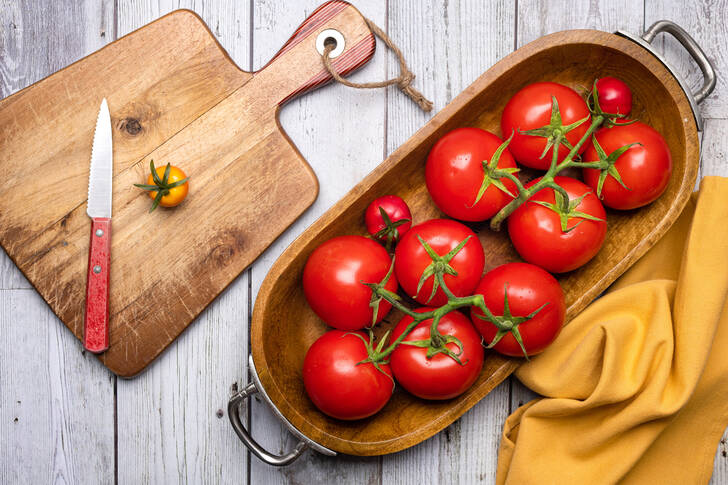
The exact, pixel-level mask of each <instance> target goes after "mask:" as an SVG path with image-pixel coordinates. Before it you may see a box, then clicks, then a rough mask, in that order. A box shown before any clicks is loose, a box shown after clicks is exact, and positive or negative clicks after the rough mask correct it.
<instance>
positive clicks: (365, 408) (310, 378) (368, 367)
mask: <svg viewBox="0 0 728 485" xmlns="http://www.w3.org/2000/svg"><path fill="white" fill-rule="evenodd" d="M356 334H357V335H359V337H361V338H363V339H365V340H366V341H367V342H368V341H369V337H368V336H366V335H365V334H364V332H356ZM359 337H357V336H356V335H354V334H352V333H347V332H342V331H340V330H330V331H328V332H326V333H325V334H323V335H322V336H321V337H319V338H318V340H316V341H315V342H314V343H313V345H312V346H311V347H310V348H309V349H308V352H306V357H305V358H304V360H303V385H304V387H305V388H306V393H307V394H308V397H310V398H311V401H313V403H314V404H315V405H316V407H317V408H319V410H321V412H323V413H324V414H328V415H329V416H331V417H333V418H337V419H346V420H353V419H362V418H366V417H369V416H371V415H372V414H375V413H377V412H378V411H379V410H380V409H382V408H383V407H384V405H385V404H387V401H389V398H390V397H392V390H393V389H394V383H393V381H392V371H391V369H390V368H389V365H387V364H379V367H380V368H381V369H382V371H384V372H386V375H385V374H384V373H383V372H380V371H379V370H377V368H376V367H374V364H372V363H371V362H367V363H366V364H359V362H361V361H362V360H364V359H366V358H367V357H368V354H367V349H366V345H365V344H364V342H363V341H362V340H361V339H360V338H359Z"/></svg>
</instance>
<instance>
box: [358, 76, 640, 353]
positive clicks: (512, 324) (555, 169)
mask: <svg viewBox="0 0 728 485" xmlns="http://www.w3.org/2000/svg"><path fill="white" fill-rule="evenodd" d="M552 99H553V101H552V114H551V122H550V124H549V125H547V126H545V127H542V128H539V129H536V130H530V132H524V134H527V135H531V136H542V137H546V139H547V146H546V148H545V150H544V155H545V154H546V153H548V150H549V147H551V150H552V156H551V164H550V166H549V169H548V170H547V171H546V173H545V174H544V175H543V176H542V177H541V178H540V179H539V180H538V181H537V182H536V183H534V184H533V185H532V186H530V187H528V188H526V187H525V186H524V185H523V183H522V182H521V180H520V179H519V178H518V177H517V176H516V175H515V174H514V172H515V171H513V170H507V169H506V170H503V169H498V168H497V160H496V164H486V162H483V163H484V168H485V167H486V166H487V168H488V173H487V174H486V175H487V176H488V177H489V179H488V180H486V181H490V183H493V181H495V182H497V181H498V180H499V179H501V178H505V179H508V180H510V181H512V182H513V183H514V185H515V186H516V188H517V189H518V195H517V196H516V197H515V198H514V199H513V200H511V201H510V202H509V203H508V204H507V205H506V206H505V207H503V209H501V210H500V212H498V213H497V214H496V215H495V216H493V218H492V219H491V221H490V227H491V229H493V230H496V231H498V230H500V227H501V225H502V224H503V221H505V219H506V218H507V217H508V216H509V215H511V214H512V213H513V212H514V211H515V210H516V209H517V208H518V207H520V206H521V205H522V204H523V203H524V202H526V201H527V200H528V199H529V198H530V197H531V196H532V195H534V194H535V193H537V192H538V191H540V190H541V189H544V188H551V189H553V190H555V191H557V192H558V194H559V195H561V197H557V203H559V202H560V204H561V205H562V207H560V208H559V209H560V210H561V211H562V212H566V213H569V212H570V211H571V207H570V202H571V201H570V200H569V196H568V194H567V193H566V191H565V190H564V189H563V188H562V187H561V186H559V185H558V184H557V183H556V182H555V181H554V177H555V176H556V175H557V174H558V173H560V172H561V171H563V170H565V169H567V168H571V167H577V168H597V169H601V170H604V171H609V175H612V176H614V177H615V178H617V179H618V180H619V174H618V173H617V174H616V175H615V174H614V173H612V171H614V167H613V165H614V162H615V161H616V159H617V158H618V157H619V155H621V154H622V153H623V152H624V151H626V150H628V149H629V148H631V146H633V145H629V146H625V147H622V148H620V149H619V150H618V151H616V152H614V153H613V154H611V155H609V156H607V155H606V154H603V153H601V152H603V150H600V154H599V155H600V161H597V162H581V161H577V160H575V158H576V156H577V154H578V153H579V150H580V149H581V147H582V146H583V145H584V143H586V141H587V140H589V138H590V137H592V135H593V134H594V132H595V131H596V130H597V129H599V128H600V127H601V126H602V125H604V124H605V123H606V124H607V126H613V125H614V124H615V123H616V120H617V119H619V118H624V117H625V115H620V114H615V113H605V112H604V111H602V109H601V107H600V106H599V101H598V96H597V89H596V81H594V85H593V88H592V92H591V93H590V96H589V99H588V100H587V104H588V106H589V110H590V112H591V124H590V125H589V127H588V128H587V130H586V132H585V133H584V135H583V136H582V137H581V139H580V140H579V141H578V143H576V144H575V145H574V146H571V145H570V144H569V143H568V141H567V140H566V138H565V136H566V133H567V132H568V131H570V130H572V129H574V128H576V127H577V126H579V125H580V124H581V123H582V122H585V121H586V120H587V119H588V118H585V119H583V120H581V121H578V122H575V123H572V124H571V125H568V126H563V125H562V124H561V114H560V112H559V107H558V102H557V101H556V99H555V98H552ZM627 123H629V122H627ZM512 138H513V134H511V137H510V138H508V140H506V141H505V142H504V143H503V145H501V147H499V149H498V154H500V152H502V151H503V150H504V149H505V148H506V147H507V146H508V144H509V143H510V141H511V139H512ZM562 145H564V146H567V147H569V153H568V154H567V155H566V157H565V158H564V159H563V160H562V161H561V162H560V163H559V161H558V156H559V147H560V146H562ZM491 165H493V166H491ZM605 177H606V175H605ZM619 181H620V182H621V180H619ZM496 185H498V184H497V183H496ZM485 188H487V185H486V186H485ZM476 202H477V201H476ZM577 204H578V203H577ZM466 242H467V239H465V240H464V241H462V242H461V243H460V244H459V245H458V246H457V247H456V248H455V249H453V250H452V251H451V252H450V253H448V254H447V255H445V256H440V255H437V254H435V253H434V251H432V249H431V248H430V247H429V246H428V245H427V243H426V242H425V241H423V240H422V239H421V238H420V243H421V244H422V245H423V246H424V247H425V250H427V252H428V254H429V255H430V257H431V258H432V260H433V262H432V264H431V265H430V266H428V267H427V268H426V269H425V271H424V272H423V274H422V277H421V278H420V283H419V285H418V292H419V289H420V288H421V286H422V284H423V283H424V280H426V279H427V278H430V277H433V278H434V281H433V291H432V295H430V298H432V297H433V296H434V294H435V292H436V291H437V288H438V287H440V288H441V289H442V291H443V292H444V293H445V295H446V296H447V303H445V304H444V305H442V306H440V307H439V308H435V309H433V310H430V311H427V312H422V313H420V312H415V311H413V310H411V309H409V308H407V306H406V305H404V304H403V303H402V301H401V299H400V296H399V295H397V294H396V293H393V292H391V291H389V290H387V289H386V288H385V287H384V285H385V284H386V282H387V280H388V279H389V277H390V276H391V274H392V271H393V269H394V259H392V266H391V267H390V269H389V272H388V273H387V276H386V277H385V278H384V280H382V282H380V283H363V284H365V285H366V286H368V287H369V288H371V290H372V300H371V306H372V309H373V311H374V315H373V318H374V319H376V315H377V312H378V308H379V302H381V301H382V300H386V301H387V302H389V303H390V304H391V305H392V307H393V308H396V309H397V310H399V311H401V312H402V313H404V314H405V315H409V316H410V317H411V318H412V322H410V324H409V325H407V327H406V328H405V329H404V331H403V332H402V333H401V334H400V335H399V336H398V337H397V338H396V339H395V340H394V341H392V342H391V343H389V345H386V340H387V339H388V337H389V335H390V332H387V333H386V334H385V335H384V336H383V338H382V339H381V341H380V342H379V343H378V344H377V345H376V347H374V346H373V345H371V344H370V345H369V346H368V349H369V358H367V359H365V360H364V361H362V363H363V362H372V363H374V364H375V365H376V364H377V363H380V362H388V360H387V359H388V357H389V356H390V355H391V354H392V352H394V350H395V349H396V348H397V347H398V346H399V345H400V344H401V343H402V342H403V341H404V339H405V338H407V336H408V335H409V334H410V333H411V332H412V331H413V330H414V329H415V327H417V325H419V324H420V323H421V322H423V321H425V320H428V319H432V325H431V327H430V345H429V349H428V353H427V356H428V358H431V356H432V355H434V354H435V353H438V352H441V353H445V354H447V355H449V356H450V357H452V358H453V359H455V360H456V361H457V362H458V363H460V364H461V365H463V364H462V362H460V360H459V359H458V358H457V355H459V354H457V355H456V354H454V353H453V352H452V351H451V350H449V349H446V347H445V346H446V345H447V343H451V342H452V343H455V344H456V345H457V346H458V348H459V349H461V352H462V344H461V343H460V341H459V340H458V339H457V338H455V337H452V336H447V337H445V336H443V335H442V334H441V333H440V331H439V330H438V328H437V327H438V324H439V323H440V319H441V318H442V317H443V316H445V315H447V314H448V313H450V312H452V311H454V310H457V309H460V308H463V307H475V308H477V309H479V310H480V311H481V312H482V313H483V315H482V316H481V315H476V316H477V317H478V318H480V319H482V320H487V321H489V322H490V323H492V324H493V325H495V326H496V328H497V330H498V331H497V334H496V337H495V338H494V339H493V341H492V342H489V343H488V345H487V348H492V347H493V346H494V345H496V344H497V343H498V341H499V340H500V339H501V338H502V337H503V336H504V335H506V334H507V333H512V334H513V335H514V338H516V340H517V341H518V343H519V345H520V346H521V349H522V350H523V354H524V356H525V357H526V359H528V353H527V352H526V349H525V347H524V345H523V342H522V340H521V336H520V332H519V331H518V325H520V324H522V323H525V322H527V321H528V320H530V319H532V318H534V317H535V316H536V314H538V313H539V312H540V311H541V310H542V309H543V308H544V307H545V306H546V305H543V306H542V307H540V308H538V309H537V310H535V311H533V312H532V313H531V314H529V315H527V316H524V317H517V316H514V315H511V314H510V311H509V309H508V289H507V287H506V288H505V289H504V291H505V294H504V306H505V311H504V315H494V314H493V313H492V312H491V311H490V309H489V308H488V307H487V306H486V305H485V300H484V299H483V295H479V294H476V295H470V296H462V297H459V296H455V294H453V293H452V291H450V289H449V288H448V287H447V284H445V276H444V275H445V274H451V275H453V276H455V275H457V273H456V272H455V270H454V269H452V267H450V266H449V264H448V263H449V261H450V260H451V259H452V257H453V256H454V255H455V254H456V253H457V252H458V251H459V250H460V249H461V248H462V247H463V246H464V245H465V243H466ZM372 338H373V337H372ZM385 345H386V347H385Z"/></svg>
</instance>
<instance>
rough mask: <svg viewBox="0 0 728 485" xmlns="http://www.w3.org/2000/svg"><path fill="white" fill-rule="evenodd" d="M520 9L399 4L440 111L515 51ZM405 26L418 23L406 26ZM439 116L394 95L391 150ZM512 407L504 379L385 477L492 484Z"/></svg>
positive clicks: (407, 37) (503, 4)
mask: <svg viewBox="0 0 728 485" xmlns="http://www.w3.org/2000/svg"><path fill="white" fill-rule="evenodd" d="M515 13H516V12H515V5H514V3H513V2H510V1H497V2H480V1H471V0H460V1H443V0H431V1H428V2H422V3H421V8H420V9H418V10H414V9H412V8H411V7H410V6H409V5H408V3H407V2H391V3H390V8H389V30H390V32H391V35H392V37H393V39H394V41H395V42H396V43H397V45H398V46H400V48H401V49H403V51H404V52H406V53H407V62H408V63H409V66H410V69H411V70H412V71H413V72H415V73H417V74H418V77H417V79H416V82H417V85H418V87H419V88H421V89H422V90H423V92H425V93H426V94H427V95H428V96H430V97H431V98H432V101H433V102H434V103H435V110H438V109H441V108H442V107H444V106H445V105H446V104H447V103H449V102H450V101H452V99H453V98H454V97H455V96H456V95H458V94H459V93H460V92H461V91H462V90H463V89H465V88H466V87H467V86H468V85H470V84H471V83H472V82H473V81H474V80H475V79H476V78H477V77H478V76H480V74H482V73H483V72H484V71H485V70H487V69H488V68H489V67H490V66H492V65H493V64H495V63H496V62H497V61H498V60H499V59H502V58H503V57H505V56H506V55H507V54H509V53H510V52H511V51H512V50H513V39H514V35H515ZM404 25H408V26H410V27H409V28H406V29H405V28H402V26H404ZM486 32H487V33H488V34H487V35H486V34H484V33H486ZM434 66H444V68H442V69H440V68H435V67H434ZM397 70H398V66H397V64H396V63H390V64H389V75H390V76H393V75H396V74H397ZM431 116H432V114H429V115H428V114H426V113H423V112H422V111H421V110H419V109H417V107H416V106H414V105H413V104H412V103H410V102H409V100H408V99H406V98H403V97H402V96H399V95H398V93H396V92H394V93H393V94H391V95H390V96H389V97H388V99H387V146H388V153H387V155H388V154H389V152H391V151H393V150H394V149H396V148H397V147H399V146H400V145H401V144H403V143H405V142H406V141H407V139H408V138H409V137H410V136H411V135H412V133H414V132H415V131H416V130H417V129H418V128H420V127H421V126H422V124H424V123H425V122H426V121H427V120H428V119H429V118H430V117H431ZM508 405H509V386H508V383H504V384H503V385H500V386H498V387H496V388H495V389H493V391H491V393H490V394H488V396H486V397H485V398H484V399H483V400H482V401H481V402H480V403H478V404H477V405H475V406H474V407H473V408H472V409H471V410H470V411H468V412H467V413H466V414H465V415H463V417H462V418H460V419H459V420H458V421H456V422H454V423H453V424H451V425H450V426H448V427H447V428H445V430H443V431H442V432H440V433H438V434H436V435H435V436H433V437H432V438H430V439H428V440H427V441H425V442H424V443H422V444H421V445H418V446H415V447H413V448H411V449H409V450H405V451H402V452H400V453H395V454H392V455H386V456H384V457H382V458H383V462H382V482H383V483H404V484H417V483H433V484H434V483H476V482H483V481H484V482H492V481H493V480H495V470H496V456H497V453H496V452H497V448H498V442H497V441H496V440H493V439H483V436H490V435H491V434H493V433H494V434H496V435H497V434H498V433H499V432H500V427H501V426H502V422H503V420H504V419H505V417H506V416H507V415H508Z"/></svg>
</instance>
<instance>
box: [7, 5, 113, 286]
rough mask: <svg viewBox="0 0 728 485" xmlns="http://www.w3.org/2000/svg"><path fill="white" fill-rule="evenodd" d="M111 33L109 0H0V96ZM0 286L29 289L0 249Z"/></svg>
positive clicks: (73, 58) (102, 41)
mask: <svg viewBox="0 0 728 485" xmlns="http://www.w3.org/2000/svg"><path fill="white" fill-rule="evenodd" d="M113 35H114V17H113V1H112V0H104V1H74V2H63V3H60V2H52V1H42V2H29V1H23V2H19V1H17V0H2V1H0V99H2V98H5V97H7V96H10V95H11V94H13V93H14V92H16V91H19V90H20V89H22V88H24V87H26V86H28V85H30V84H32V83H34V82H36V81H39V80H40V79H42V78H44V77H46V76H48V75H50V74H52V73H53V72H54V71H57V70H58V69H61V68H63V67H65V66H66V65H67V64H70V63H71V62H74V61H76V60H77V59H79V58H80V57H82V56H84V55H86V54H88V53H90V52H93V51H94V50H96V49H99V48H100V47H102V46H103V45H104V44H105V43H106V42H108V41H109V40H110V39H112V38H113ZM0 288H30V283H29V282H28V281H27V280H26V278H25V277H24V276H23V275H22V273H21V272H20V271H19V270H18V269H17V267H16V266H15V265H14V264H13V263H12V261H11V260H10V259H9V258H8V257H7V255H6V254H5V252H4V251H2V252H0Z"/></svg>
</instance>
